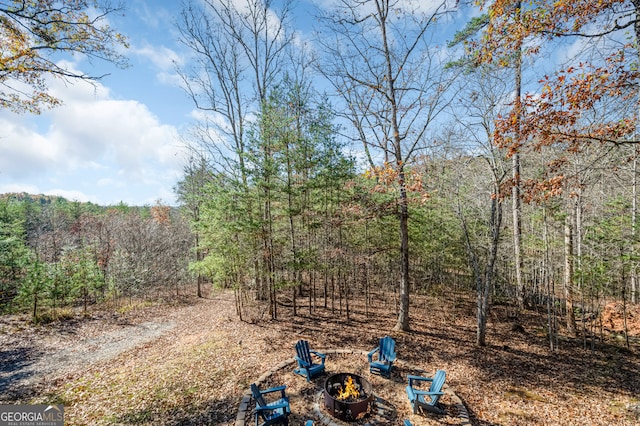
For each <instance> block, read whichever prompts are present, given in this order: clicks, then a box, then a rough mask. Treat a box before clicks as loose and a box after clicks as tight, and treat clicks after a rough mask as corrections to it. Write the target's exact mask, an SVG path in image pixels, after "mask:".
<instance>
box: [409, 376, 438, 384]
mask: <svg viewBox="0 0 640 426" xmlns="http://www.w3.org/2000/svg"><path fill="white" fill-rule="evenodd" d="M407 379H408V380H409V386H411V387H413V382H414V381H417V382H433V377H422V376H412V375H409V376H407Z"/></svg>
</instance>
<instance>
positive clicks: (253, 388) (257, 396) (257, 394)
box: [251, 383, 267, 407]
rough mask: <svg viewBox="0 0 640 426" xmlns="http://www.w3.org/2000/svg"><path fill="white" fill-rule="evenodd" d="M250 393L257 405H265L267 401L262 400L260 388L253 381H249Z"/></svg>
mask: <svg viewBox="0 0 640 426" xmlns="http://www.w3.org/2000/svg"><path fill="white" fill-rule="evenodd" d="M251 394H252V395H253V399H254V400H255V401H256V404H257V405H258V406H259V407H264V406H265V405H267V402H266V401H265V400H264V396H262V394H261V393H260V389H258V386H256V384H255V383H251Z"/></svg>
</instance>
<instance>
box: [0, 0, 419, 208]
mask: <svg viewBox="0 0 640 426" xmlns="http://www.w3.org/2000/svg"><path fill="white" fill-rule="evenodd" d="M312 2H315V3H317V4H328V3H331V2H332V0H315V1H314V0H298V8H297V10H296V11H295V12H296V16H297V19H298V21H297V22H296V24H297V26H298V28H299V31H300V29H302V31H310V30H311V26H312V23H311V22H310V21H309V20H308V18H309V17H310V15H309V13H307V12H308V9H305V5H308V4H310V3H312ZM125 4H126V7H127V10H126V11H125V14H124V15H112V16H109V18H108V20H109V24H110V25H111V26H112V27H114V28H115V29H117V30H118V31H120V32H121V33H123V34H125V35H126V36H127V37H128V38H129V43H130V48H129V49H127V51H126V52H125V54H126V56H127V57H128V58H129V61H130V67H129V68H126V69H118V68H116V67H115V66H113V65H111V64H108V63H98V62H94V63H89V62H88V61H86V60H83V59H82V58H72V60H73V62H70V63H69V66H70V67H72V68H74V69H76V70H81V71H83V72H85V73H87V74H91V75H102V74H108V75H106V76H105V77H104V78H103V79H102V80H101V81H100V82H99V83H98V84H97V85H95V86H92V85H90V84H88V83H83V82H77V83H74V84H73V85H66V84H65V83H64V82H62V81H56V80H52V81H50V86H49V87H50V91H51V92H52V94H54V95H55V96H57V97H59V98H60V99H62V101H63V103H64V104H63V105H62V106H60V107H57V108H54V109H52V110H48V111H44V112H43V113H42V114H41V115H39V116H35V115H32V114H15V113H12V112H10V111H8V110H0V193H5V192H28V193H32V194H40V193H43V194H51V195H54V194H55V195H62V196H64V197H66V198H68V199H70V200H78V201H91V202H94V203H97V204H101V205H112V204H117V203H119V202H124V203H126V204H128V205H151V204H154V203H155V202H156V201H158V200H160V201H162V202H163V203H168V204H175V203H176V200H175V194H174V192H173V188H174V186H175V184H176V182H177V181H178V180H179V179H180V177H181V176H182V171H183V166H184V164H185V161H186V157H187V153H186V149H185V148H184V142H183V141H182V140H181V138H180V136H181V135H183V134H185V133H186V130H187V129H188V128H189V126H190V125H191V124H192V123H193V120H194V117H196V116H197V115H196V114H195V112H194V107H193V104H192V102H191V100H190V99H188V97H187V95H186V94H185V92H184V91H183V89H182V88H181V87H180V84H179V79H178V77H177V74H176V71H175V66H174V61H175V62H177V63H178V64H184V61H186V57H187V54H186V52H184V50H183V47H182V46H181V45H180V44H179V42H178V41H177V39H178V34H177V29H176V28H175V25H174V20H175V18H176V17H177V16H178V14H179V13H180V10H181V1H180V0H127V1H126V2H125ZM421 6H422V3H421Z"/></svg>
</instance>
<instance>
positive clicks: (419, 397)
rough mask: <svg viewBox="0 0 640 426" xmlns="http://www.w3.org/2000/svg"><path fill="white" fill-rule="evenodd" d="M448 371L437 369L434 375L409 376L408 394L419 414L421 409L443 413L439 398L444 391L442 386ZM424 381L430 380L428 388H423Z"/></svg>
mask: <svg viewBox="0 0 640 426" xmlns="http://www.w3.org/2000/svg"><path fill="white" fill-rule="evenodd" d="M445 378H446V373H445V371H444V370H438V371H436V374H435V375H434V376H433V377H421V376H411V375H409V376H407V379H409V385H408V386H407V388H406V390H407V396H408V397H409V402H410V403H411V408H412V409H413V413H414V414H417V413H418V410H419V409H425V410H427V411H430V412H432V413H438V414H443V413H444V411H443V410H442V409H440V407H438V400H439V399H440V397H441V396H442V395H444V393H443V392H442V386H443V385H444V380H445ZM422 382H430V383H431V385H430V386H429V389H428V390H425V389H424V388H421V386H420V384H421V383H422Z"/></svg>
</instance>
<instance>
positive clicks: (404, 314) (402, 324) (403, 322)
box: [395, 169, 409, 331]
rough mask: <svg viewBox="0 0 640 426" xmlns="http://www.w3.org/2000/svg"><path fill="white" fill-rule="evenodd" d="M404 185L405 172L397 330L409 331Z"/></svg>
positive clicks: (404, 195) (403, 195)
mask: <svg viewBox="0 0 640 426" xmlns="http://www.w3.org/2000/svg"><path fill="white" fill-rule="evenodd" d="M401 170H402V169H401ZM407 203H408V200H407V191H406V188H405V185H404V171H403V170H402V171H401V172H400V256H401V258H402V259H401V268H402V270H401V273H400V306H399V309H398V322H397V323H396V326H395V329H396V330H399V331H408V330H409V208H408V206H407Z"/></svg>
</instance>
